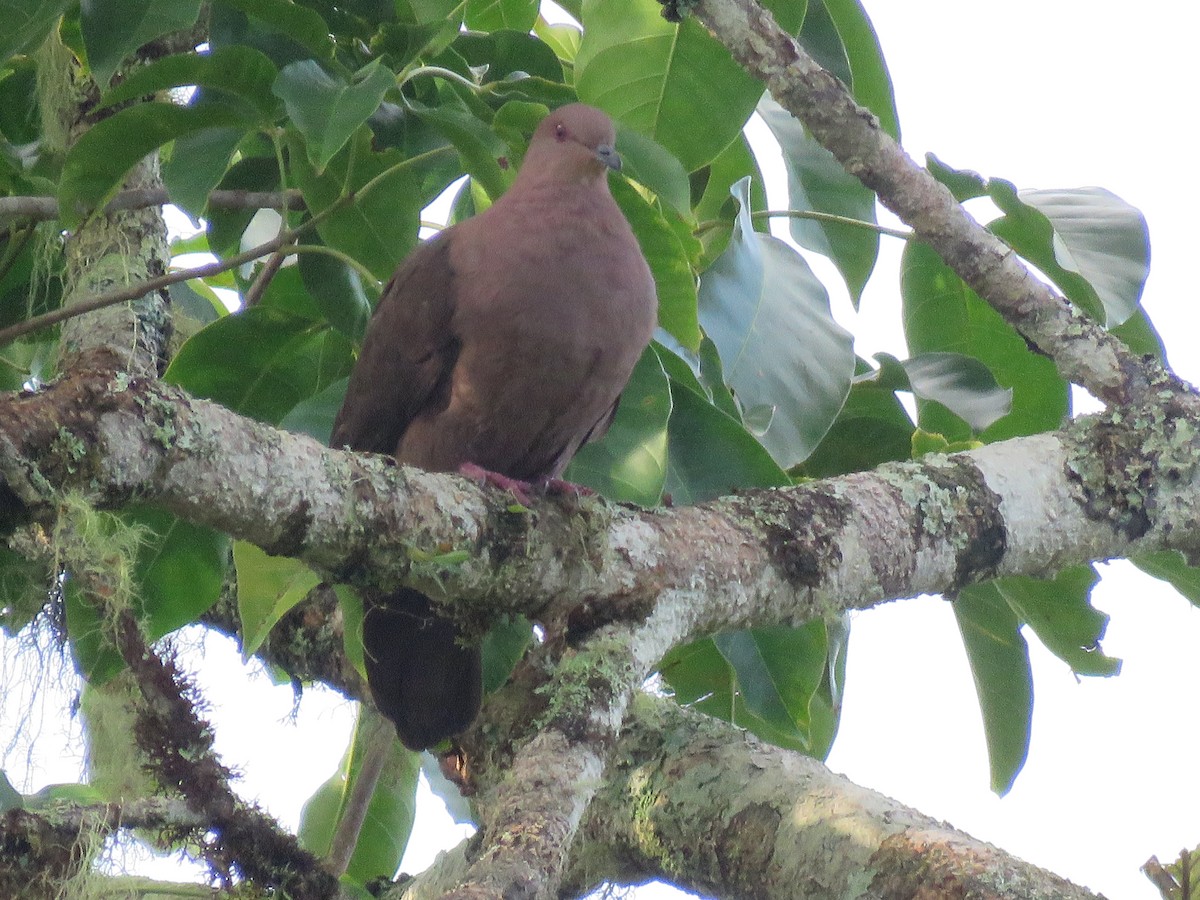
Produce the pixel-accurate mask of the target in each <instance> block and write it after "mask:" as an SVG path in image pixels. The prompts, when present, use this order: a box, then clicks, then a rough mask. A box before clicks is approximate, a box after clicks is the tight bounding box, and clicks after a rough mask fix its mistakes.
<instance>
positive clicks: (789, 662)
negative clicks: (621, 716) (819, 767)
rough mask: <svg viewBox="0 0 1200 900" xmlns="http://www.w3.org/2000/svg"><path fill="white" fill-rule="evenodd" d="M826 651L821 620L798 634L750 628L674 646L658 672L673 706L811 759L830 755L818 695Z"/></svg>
mask: <svg viewBox="0 0 1200 900" xmlns="http://www.w3.org/2000/svg"><path fill="white" fill-rule="evenodd" d="M841 649H842V647H841V646H839V648H838V650H839V652H840V651H841ZM829 651H830V645H829V642H828V640H827V634H826V626H825V623H824V622H821V621H817V622H810V623H809V624H807V625H804V626H802V627H800V628H784V627H775V628H753V629H750V630H748V631H740V632H734V633H727V634H720V635H717V636H716V637H714V638H704V639H702V640H699V641H696V642H694V643H692V644H688V645H686V646H684V647H678V648H675V649H674V650H672V651H671V652H670V653H668V654H667V656H666V657H665V658H664V659H663V661H662V664H661V665H660V667H659V670H660V672H661V673H662V677H663V680H664V681H665V682H666V683H667V684H668V685H669V686H670V688H671V690H672V691H673V692H674V694H675V699H676V701H677V702H678V703H680V704H682V705H687V706H690V707H692V708H695V709H699V710H700V711H702V712H705V713H707V714H708V715H711V716H715V717H716V718H719V719H724V720H725V721H728V722H733V723H734V724H736V725H739V726H741V727H743V728H747V729H749V730H750V731H752V732H754V733H755V734H756V735H758V736H759V737H761V738H763V739H764V740H766V741H770V742H771V743H773V744H777V745H778V746H781V747H788V748H790V749H793V750H799V751H800V752H803V753H812V752H813V751H814V749H818V746H819V748H820V749H822V750H827V749H828V744H829V742H830V740H831V739H832V733H831V728H836V724H835V723H834V722H832V721H831V717H832V716H833V706H832V704H831V703H830V701H829V700H828V699H827V696H828V692H829V689H828V686H826V695H827V696H826V697H821V690H822V684H823V682H824V681H825V680H826V678H827V666H828V665H829V664H830V658H829ZM834 664H835V666H836V660H835V661H834ZM814 712H815V713H816V717H815V718H814ZM814 725H818V726H819V729H820V733H819V734H817V733H814V730H813V728H814Z"/></svg>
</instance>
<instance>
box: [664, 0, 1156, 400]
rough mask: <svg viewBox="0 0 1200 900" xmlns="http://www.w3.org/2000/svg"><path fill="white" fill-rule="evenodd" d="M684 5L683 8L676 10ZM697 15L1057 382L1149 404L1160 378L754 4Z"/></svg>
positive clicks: (738, 0)
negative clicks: (1044, 359) (1044, 361)
mask: <svg viewBox="0 0 1200 900" xmlns="http://www.w3.org/2000/svg"><path fill="white" fill-rule="evenodd" d="M679 5H680V6H684V5H685V4H679ZM686 5H690V6H691V7H692V9H693V10H694V12H695V14H696V16H697V17H698V18H699V19H700V21H701V22H703V23H704V24H705V25H706V26H707V27H708V28H709V29H710V30H711V31H712V33H713V34H714V35H715V36H716V38H717V40H719V41H720V42H721V43H723V44H724V45H725V46H726V47H727V48H728V49H729V52H730V53H731V54H732V55H733V58H734V59H736V60H737V61H738V62H739V63H741V64H742V66H743V67H745V69H746V70H747V71H748V72H750V73H751V74H752V75H754V76H755V77H756V78H758V79H759V80H761V81H762V82H763V83H764V84H765V85H766V86H767V89H768V90H769V91H770V92H771V95H772V96H773V97H774V98H775V99H776V100H777V101H778V102H779V103H780V105H782V106H783V107H784V108H785V109H787V110H788V111H789V112H791V113H792V115H794V116H795V117H796V118H797V119H799V120H800V121H801V122H802V123H803V124H804V127H805V128H806V129H808V131H809V132H810V133H811V134H812V136H813V137H814V138H816V139H817V140H818V141H819V142H820V143H821V144H822V145H823V146H824V147H826V149H828V150H829V151H831V152H832V153H833V155H834V156H835V157H837V159H838V160H839V161H840V162H841V163H842V165H843V166H845V167H846V170H847V171H848V172H849V173H850V174H851V175H854V176H856V177H857V178H859V179H860V180H861V181H862V182H863V184H865V185H866V186H867V187H869V188H871V190H873V191H875V192H876V193H877V194H878V195H879V200H880V202H881V203H883V205H884V206H886V207H887V208H888V209H890V210H891V211H892V212H894V213H895V214H896V215H897V216H899V217H900V219H901V220H903V221H904V222H905V224H907V225H909V226H910V227H911V228H912V229H913V231H914V232H915V233H916V236H917V237H918V238H920V239H921V240H923V241H925V242H926V243H927V244H929V245H930V246H931V247H933V248H934V250H936V251H937V252H938V254H939V255H940V256H941V257H942V259H944V260H945V261H946V264H947V265H949V266H950V267H951V268H952V269H953V270H954V271H955V272H957V273H958V275H959V277H961V278H962V279H963V281H965V282H966V283H967V284H969V285H970V286H971V287H972V288H973V289H974V290H975V292H976V293H978V294H979V295H980V296H981V297H983V298H984V299H985V300H987V301H988V302H989V303H990V304H991V305H992V306H994V307H995V308H996V309H997V310H998V311H999V312H1000V313H1001V315H1003V316H1004V317H1005V318H1006V319H1007V320H1008V321H1009V322H1011V323H1012V324H1013V325H1014V326H1016V328H1017V329H1018V330H1019V331H1020V332H1021V334H1022V335H1024V337H1025V338H1026V339H1027V340H1029V341H1031V342H1032V343H1033V344H1035V345H1036V346H1037V347H1038V348H1039V349H1040V350H1041V351H1042V352H1043V353H1045V354H1047V355H1048V356H1049V357H1050V358H1052V359H1053V360H1054V362H1055V364H1056V365H1057V366H1058V370H1059V372H1061V373H1062V375H1063V376H1064V377H1065V378H1067V379H1069V380H1070V381H1073V382H1075V383H1077V384H1080V385H1082V386H1084V387H1085V388H1087V389H1088V390H1089V391H1091V392H1092V393H1093V394H1095V395H1096V396H1097V397H1099V398H1100V399H1102V400H1104V401H1105V402H1108V403H1115V404H1125V405H1129V404H1141V403H1147V402H1152V401H1153V399H1154V397H1153V395H1154V391H1155V383H1156V382H1161V381H1162V380H1163V379H1164V378H1165V377H1168V376H1166V375H1165V373H1164V372H1163V371H1162V369H1161V368H1160V367H1158V366H1157V365H1156V364H1154V363H1151V362H1146V361H1143V360H1139V359H1138V358H1137V357H1135V356H1134V355H1133V354H1132V353H1130V351H1129V349H1128V348H1127V347H1125V345H1124V344H1122V343H1121V341H1120V340H1119V339H1118V338H1116V337H1114V336H1113V335H1111V334H1109V333H1108V332H1106V331H1105V330H1104V329H1103V328H1101V327H1100V326H1099V325H1097V324H1095V323H1094V322H1092V321H1091V320H1090V319H1088V318H1087V317H1086V316H1085V315H1084V314H1083V313H1081V312H1080V311H1079V310H1077V309H1075V308H1074V307H1073V306H1071V305H1070V304H1069V303H1067V302H1066V301H1065V300H1064V299H1063V298H1062V297H1060V296H1058V295H1057V294H1055V293H1054V292H1053V291H1052V290H1051V289H1050V288H1049V287H1047V286H1046V285H1045V284H1044V283H1043V282H1041V281H1039V280H1038V279H1037V278H1035V277H1034V275H1033V274H1032V273H1031V272H1030V271H1029V269H1028V268H1027V267H1026V266H1025V265H1024V264H1023V263H1022V262H1021V260H1020V259H1019V258H1018V257H1017V255H1016V254H1015V253H1014V252H1013V251H1012V250H1011V249H1010V248H1009V247H1008V246H1007V245H1005V244H1004V243H1003V242H1002V241H1000V240H999V239H998V238H997V237H995V236H994V235H992V234H991V233H990V232H988V231H987V230H986V229H984V228H983V227H981V226H980V225H979V224H978V223H977V222H976V221H975V220H974V219H972V218H971V216H970V215H969V214H968V213H967V212H966V210H964V209H963V208H962V206H961V205H960V204H959V203H958V202H956V201H955V199H954V198H953V197H952V196H951V194H950V191H949V190H947V189H946V187H945V186H943V185H942V184H940V183H939V182H938V181H937V180H936V179H934V178H933V176H932V175H930V174H929V172H927V171H926V170H925V169H923V168H921V167H920V166H918V165H917V164H916V163H915V162H913V160H912V159H911V158H910V157H909V156H908V155H907V154H906V153H905V152H904V150H903V149H901V147H900V146H899V145H898V144H897V143H896V142H895V141H894V140H893V139H892V138H891V137H890V136H888V135H887V134H886V133H884V132H883V130H882V129H881V128H880V127H879V122H878V120H877V119H876V118H875V117H874V116H873V115H871V113H870V112H869V111H868V110H866V109H864V108H863V107H861V106H859V105H858V104H857V103H855V102H854V99H853V97H852V96H851V95H850V92H849V91H848V90H847V89H846V86H845V85H843V84H842V83H841V82H840V81H839V80H838V79H837V78H836V77H834V76H833V75H831V74H830V73H829V72H828V71H826V70H825V69H823V68H821V66H819V65H818V64H817V63H816V62H815V61H814V60H813V59H812V57H810V56H809V55H808V53H806V52H805V50H804V48H802V47H801V46H800V45H799V43H798V42H797V41H796V40H795V39H793V38H792V37H791V36H790V35H788V34H787V33H786V32H784V31H783V30H782V29H781V28H780V27H779V25H778V24H777V23H776V22H775V18H774V16H772V15H771V13H770V12H768V11H766V10H764V9H763V8H762V7H761V6H759V5H758V3H757V2H755V0H695V3H694V4H686Z"/></svg>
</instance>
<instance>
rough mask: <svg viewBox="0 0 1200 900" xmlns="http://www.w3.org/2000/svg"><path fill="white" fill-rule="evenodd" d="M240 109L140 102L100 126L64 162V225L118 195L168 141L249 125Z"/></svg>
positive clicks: (60, 200)
mask: <svg viewBox="0 0 1200 900" xmlns="http://www.w3.org/2000/svg"><path fill="white" fill-rule="evenodd" d="M246 124H247V123H246V121H245V119H244V117H243V116H242V115H241V114H240V113H239V112H238V111H237V110H235V109H232V108H230V107H228V106H224V105H218V104H213V103H205V104H199V105H195V106H176V105H175V104H173V103H139V104H137V105H136V106H131V107H128V108H127V109H122V110H120V111H119V112H118V113H116V114H115V115H112V116H109V117H108V118H107V119H104V120H102V121H100V122H97V123H96V124H95V125H93V126H92V127H91V128H90V129H88V130H87V131H85V132H84V133H83V134H82V135H80V137H79V140H77V141H76V142H75V144H74V145H73V146H72V147H71V149H70V150H69V151H68V152H67V157H66V159H65V160H64V161H63V170H62V177H61V180H60V182H59V186H58V204H59V209H60V212H61V218H62V221H63V224H65V225H67V226H68V227H71V226H75V225H78V224H79V222H80V221H82V219H83V214H84V213H85V212H88V211H90V210H94V209H97V208H99V207H101V206H103V205H104V203H105V202H106V201H107V200H108V199H109V198H110V197H111V196H112V195H113V194H115V193H116V192H117V190H118V189H119V188H120V187H121V182H122V181H123V180H124V178H125V174H126V173H127V172H128V171H129V170H130V169H131V168H133V166H134V165H136V164H137V163H138V162H140V161H141V160H142V159H143V158H144V157H145V156H146V155H147V154H149V153H151V152H152V151H154V150H156V149H158V148H159V147H161V146H162V145H163V144H165V143H167V142H168V141H173V140H175V139H176V138H180V137H183V136H184V135H188V134H192V133H194V132H197V131H200V130H202V129H205V128H220V127H231V128H236V127H245V126H246Z"/></svg>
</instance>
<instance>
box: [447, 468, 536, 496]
mask: <svg viewBox="0 0 1200 900" xmlns="http://www.w3.org/2000/svg"><path fill="white" fill-rule="evenodd" d="M458 472H459V474H460V475H465V476H467V477H468V478H470V479H471V480H472V481H474V482H475V483H476V484H481V485H484V484H490V485H491V486H492V487H497V488H500V490H502V491H508V492H509V493H510V494H512V495H513V498H514V499H515V500H516V501H517V502H518V503H520V504H521V505H522V506H529V494H530V493H532V492H533V490H534V486H533V485H532V484H530V483H529V482H528V481H521V479H519V478H509V477H508V476H507V475H501V474H500V473H499V472H493V471H492V470H491V469H485V468H484V467H483V466H477V465H475V463H470V462H467V463H463V464H462V465H461V466H459V467H458Z"/></svg>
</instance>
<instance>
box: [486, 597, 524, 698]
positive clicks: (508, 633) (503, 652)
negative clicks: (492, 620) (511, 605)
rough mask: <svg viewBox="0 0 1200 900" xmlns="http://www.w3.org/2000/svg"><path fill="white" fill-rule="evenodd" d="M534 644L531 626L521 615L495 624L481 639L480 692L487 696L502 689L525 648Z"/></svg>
mask: <svg viewBox="0 0 1200 900" xmlns="http://www.w3.org/2000/svg"><path fill="white" fill-rule="evenodd" d="M531 643H533V625H531V624H530V622H529V620H528V619H526V618H525V617H524V616H517V617H516V618H513V619H507V620H505V621H503V622H500V623H498V624H497V625H494V626H493V627H492V628H491V630H489V631H488V633H487V634H486V635H484V638H483V644H482V646H481V647H480V652H481V654H482V655H483V692H484V693H485V694H490V693H492V692H493V691H498V690H499V689H500V688H502V687H504V683H505V682H506V681H508V676H509V675H511V674H512V670H513V669H514V668H516V665H517V663H519V662H520V661H521V657H523V656H524V655H525V648H526V647H528V646H529V645H530V644H531Z"/></svg>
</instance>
